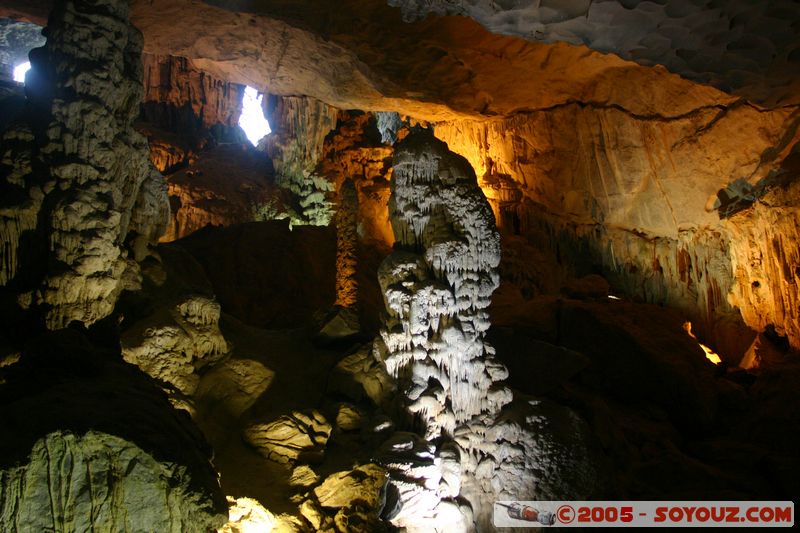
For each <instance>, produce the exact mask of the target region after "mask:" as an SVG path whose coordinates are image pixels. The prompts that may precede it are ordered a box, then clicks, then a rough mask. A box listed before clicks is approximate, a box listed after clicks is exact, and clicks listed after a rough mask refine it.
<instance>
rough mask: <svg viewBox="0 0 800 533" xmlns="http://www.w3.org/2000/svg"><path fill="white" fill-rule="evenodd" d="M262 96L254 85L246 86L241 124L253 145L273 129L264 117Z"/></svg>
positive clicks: (240, 118)
mask: <svg viewBox="0 0 800 533" xmlns="http://www.w3.org/2000/svg"><path fill="white" fill-rule="evenodd" d="M262 98H263V95H260V94H258V91H257V90H256V89H254V88H252V87H246V88H245V90H244V99H243V101H242V115H241V116H240V117H239V126H241V127H242V129H243V130H244V133H245V135H247V138H248V139H250V142H251V143H253V146H256V145H257V144H258V141H260V140H261V139H262V138H263V137H264V136H265V135H267V134H268V133H269V132H270V131H272V130H271V129H270V127H269V122H267V119H265V118H264V111H263V110H262V109H261V99H262Z"/></svg>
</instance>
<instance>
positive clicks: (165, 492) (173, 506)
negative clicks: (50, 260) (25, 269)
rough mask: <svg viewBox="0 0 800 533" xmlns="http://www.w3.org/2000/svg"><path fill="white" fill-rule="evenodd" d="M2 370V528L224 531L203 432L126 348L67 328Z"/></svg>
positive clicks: (221, 507)
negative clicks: (125, 358)
mask: <svg viewBox="0 0 800 533" xmlns="http://www.w3.org/2000/svg"><path fill="white" fill-rule="evenodd" d="M2 370H3V376H2V377H3V378H7V379H6V380H3V384H2V385H0V404H1V405H2V409H1V410H0V413H1V414H0V431H2V434H3V439H2V442H0V450H2V457H3V459H2V461H1V462H0V529H2V530H3V531H48V530H51V531H57V530H76V531H80V530H89V529H92V528H94V529H102V530H108V531H120V530H122V531H124V530H127V531H172V532H176V533H177V532H179V531H207V530H209V529H213V528H215V527H218V526H220V525H222V524H223V523H224V522H225V520H226V515H227V506H226V504H225V498H224V496H223V495H222V492H221V490H220V487H219V482H218V480H217V474H216V472H215V471H214V470H213V468H212V466H211V462H210V459H211V451H210V448H209V447H208V445H207V444H205V441H204V440H203V437H202V435H201V434H200V432H199V430H197V428H196V427H194V426H193V425H192V423H191V421H190V419H189V418H188V416H187V415H186V414H185V413H180V412H178V411H175V410H174V409H173V408H172V406H171V405H170V404H169V402H168V401H167V399H166V398H165V396H164V395H163V393H162V392H161V391H160V390H159V388H158V387H157V386H156V385H155V384H154V383H153V382H152V381H150V380H149V379H148V378H147V377H146V376H145V375H144V374H142V373H141V372H139V371H138V370H136V369H135V368H134V367H131V366H129V365H126V364H124V363H122V362H121V361H120V359H119V352H118V349H117V353H116V354H115V353H113V351H109V350H108V349H106V348H103V347H101V346H98V345H96V344H93V343H92V342H90V341H89V340H88V339H87V338H86V337H85V336H83V334H81V333H80V332H77V331H71V330H62V331H60V332H57V333H52V334H47V335H44V336H42V337H41V338H39V339H37V340H36V341H35V342H32V343H31V344H29V346H28V347H27V348H26V349H25V350H23V352H22V354H21V357H20V360H19V362H18V363H16V364H14V365H12V366H10V367H8V368H4V369H2Z"/></svg>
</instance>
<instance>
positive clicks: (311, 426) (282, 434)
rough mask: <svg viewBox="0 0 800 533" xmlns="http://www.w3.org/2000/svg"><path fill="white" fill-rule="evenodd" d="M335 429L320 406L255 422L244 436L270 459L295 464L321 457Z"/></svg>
mask: <svg viewBox="0 0 800 533" xmlns="http://www.w3.org/2000/svg"><path fill="white" fill-rule="evenodd" d="M331 429H332V427H331V425H330V424H329V423H328V421H327V420H325V417H324V416H322V414H320V413H319V412H318V411H316V410H312V411H308V412H300V411H294V412H293V413H292V414H289V415H284V416H281V417H279V418H278V419H276V420H273V421H271V422H266V423H255V424H251V425H250V426H248V427H247V428H246V429H245V431H244V439H245V441H246V442H247V443H248V444H250V445H251V446H253V447H254V448H256V449H257V450H258V452H259V453H260V454H261V455H263V456H264V457H266V458H267V459H269V460H271V461H275V462H277V463H281V464H289V465H293V464H294V463H295V462H297V461H300V462H314V461H319V460H321V459H322V456H323V455H324V453H325V444H327V442H328V437H330V434H331Z"/></svg>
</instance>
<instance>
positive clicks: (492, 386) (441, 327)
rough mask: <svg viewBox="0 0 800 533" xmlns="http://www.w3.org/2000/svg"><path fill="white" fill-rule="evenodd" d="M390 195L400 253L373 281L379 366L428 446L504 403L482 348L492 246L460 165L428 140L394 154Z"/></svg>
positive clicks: (493, 269)
mask: <svg viewBox="0 0 800 533" xmlns="http://www.w3.org/2000/svg"><path fill="white" fill-rule="evenodd" d="M392 193H393V194H392V199H391V201H390V209H391V215H390V217H391V221H392V227H393V229H394V232H395V235H396V236H397V240H398V245H399V247H400V248H399V249H398V251H396V252H394V253H392V254H391V255H390V256H389V257H388V258H387V259H386V261H385V262H384V263H383V265H381V269H380V271H379V274H378V275H379V279H380V283H381V288H382V290H383V292H384V297H385V301H386V310H387V313H388V317H387V322H386V326H385V329H383V330H382V331H381V339H382V341H383V344H384V345H385V350H386V355H385V357H384V361H385V363H386V367H387V369H388V371H389V374H390V375H392V376H394V377H396V378H398V379H399V381H400V382H401V383H402V384H403V387H405V388H406V392H405V394H406V396H407V398H408V404H409V405H408V407H409V410H410V411H411V412H412V413H414V414H415V415H416V416H417V417H418V419H419V421H420V423H421V426H422V428H423V430H424V432H425V433H426V435H427V436H428V438H431V439H433V438H437V437H439V436H442V435H444V436H452V435H453V430H454V429H455V428H456V427H457V426H459V425H461V424H463V423H464V422H466V421H468V420H470V419H472V418H473V417H475V416H478V415H481V414H492V415H494V414H496V413H497V412H498V411H499V409H500V408H501V407H502V406H503V405H505V404H506V403H508V401H510V399H511V394H510V392H509V391H508V390H507V389H505V388H503V387H502V386H497V384H498V383H499V382H500V381H502V380H503V379H504V378H505V377H506V371H505V368H504V367H503V366H502V365H501V364H499V363H496V362H495V361H494V359H493V357H492V356H493V351H492V348H491V347H490V346H487V345H486V344H485V343H484V342H483V337H484V335H485V333H486V331H487V329H488V327H489V317H488V314H487V311H486V308H487V307H488V306H489V302H490V298H491V295H492V292H493V291H494V289H495V288H497V285H498V282H499V278H498V275H497V266H498V265H499V263H500V237H499V235H498V234H497V231H496V230H495V226H494V218H493V217H492V213H491V209H490V208H489V205H488V203H487V202H486V200H485V198H484V197H483V194H482V193H481V191H480V189H479V188H478V186H477V180H476V179H475V175H474V172H473V171H472V169H471V167H470V166H469V164H468V163H467V162H466V160H464V159H463V158H460V157H458V156H456V155H454V154H452V152H450V151H449V150H448V149H447V145H445V144H444V143H442V142H441V141H438V140H436V139H435V138H434V137H433V136H432V135H431V134H430V133H429V132H428V133H422V132H420V133H416V134H412V135H410V136H409V137H408V138H406V140H404V141H403V142H402V143H400V144H398V145H397V146H396V149H395V160H394V175H393V179H392Z"/></svg>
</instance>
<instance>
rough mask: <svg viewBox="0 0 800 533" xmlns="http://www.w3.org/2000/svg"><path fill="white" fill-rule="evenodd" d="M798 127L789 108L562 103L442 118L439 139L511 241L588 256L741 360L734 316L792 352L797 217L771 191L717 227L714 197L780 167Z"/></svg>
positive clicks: (796, 333) (630, 290)
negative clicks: (526, 239)
mask: <svg viewBox="0 0 800 533" xmlns="http://www.w3.org/2000/svg"><path fill="white" fill-rule="evenodd" d="M797 128H798V111H797V110H796V109H794V108H779V109H776V110H772V111H764V110H761V109H758V108H756V107H753V106H751V105H748V104H745V103H738V104H732V105H727V106H726V105H716V106H707V107H700V108H697V109H695V110H693V111H690V112H687V113H683V114H681V115H679V116H674V117H667V116H661V115H647V116H642V115H636V114H633V113H630V112H627V111H625V110H623V109H620V108H618V107H614V106H612V107H598V106H591V105H581V104H570V105H565V106H562V107H557V108H554V109H551V110H548V111H540V112H532V113H522V114H518V115H516V116H513V117H510V118H507V119H498V120H492V121H488V122H477V121H457V122H449V123H441V124H437V126H436V135H437V137H439V138H441V139H442V140H444V141H445V142H447V143H448V145H449V146H450V148H451V149H452V150H454V151H455V152H457V153H459V154H461V155H463V156H465V157H466V158H467V159H468V160H469V161H470V163H471V164H472V165H473V166H474V167H475V169H476V171H477V174H478V176H482V177H483V179H482V182H481V185H482V188H483V189H484V192H485V194H486V195H487V197H488V198H489V199H490V201H491V203H492V205H493V209H494V210H495V215H496V217H497V218H498V224H499V225H500V226H501V227H503V229H504V230H505V231H506V232H510V233H514V232H521V233H527V234H528V235H529V236H532V235H533V234H536V235H535V237H534V240H536V241H538V242H540V243H544V244H548V241H549V245H550V246H551V247H552V248H553V249H558V250H559V253H562V254H565V253H567V252H565V250H567V251H569V250H570V249H572V251H573V252H574V256H575V257H578V256H581V255H583V256H586V255H587V253H588V255H589V256H590V257H592V258H594V260H596V261H598V262H599V263H601V264H602V265H603V266H604V269H605V270H606V274H607V276H608V277H609V278H610V279H612V281H614V282H615V285H616V286H618V287H622V288H623V289H624V290H625V292H626V293H627V294H629V295H630V296H635V297H639V298H643V299H645V300H647V301H652V302H658V303H664V304H668V305H672V306H676V307H679V308H681V309H683V310H684V311H686V312H687V313H689V314H690V315H691V316H692V318H693V319H694V320H697V321H699V324H698V326H699V328H698V331H700V332H701V334H702V335H704V336H706V338H709V339H710V340H711V341H712V342H716V344H717V345H718V347H719V348H720V350H723V351H724V350H725V348H726V347H725V346H723V345H724V344H725V343H726V342H727V343H728V344H731V345H736V347H733V346H730V347H727V348H728V350H729V351H732V352H737V353H738V354H739V355H741V348H740V347H739V345H740V344H741V342H744V341H741V342H740V341H739V337H742V335H743V334H742V333H741V332H740V331H734V330H736V328H735V327H734V326H732V325H730V324H732V323H734V322H735V321H736V316H737V313H738V311H740V312H741V315H742V317H743V318H744V321H745V323H746V324H747V325H748V326H750V327H751V328H754V329H756V330H763V329H764V327H766V326H767V325H768V324H773V325H774V326H775V328H776V330H777V332H778V333H779V334H782V335H787V336H788V337H789V339H790V342H791V344H792V345H794V346H800V330H799V329H798V327H799V326H798V324H799V322H798V314H797V311H796V309H797V305H796V304H797V283H798V278H797V272H796V269H797V266H798V264H800V263H799V262H798V247H797V244H796V243H797V242H798V241H797V217H798V212H800V211H799V209H800V208H799V207H798V201H797V194H796V193H794V192H791V191H788V190H785V189H783V188H780V187H777V188H774V190H773V189H768V190H772V192H771V193H769V194H768V195H766V196H764V197H763V198H762V199H761V201H758V202H756V204H755V205H754V206H753V207H751V208H750V209H745V210H742V211H740V212H738V213H736V214H734V215H733V216H731V217H727V218H724V219H721V218H720V213H719V211H718V210H717V209H714V207H715V202H717V199H718V192H719V191H721V190H723V189H725V188H726V187H729V188H730V186H731V184H734V185H735V183H734V182H738V183H747V184H748V186H752V187H753V188H757V187H758V186H759V185H760V184H764V183H766V182H767V181H768V179H772V177H774V175H776V174H778V173H780V172H782V171H781V169H780V168H779V167H780V165H781V163H782V161H783V160H784V159H785V158H786V157H787V155H788V153H789V151H790V150H791V148H792V146H793V145H794V144H795V143H796V142H797V140H798V138H799V136H798V129H797ZM717 203H718V202H717ZM548 227H549V228H550V229H544V228H548ZM756 281H757V282H758V283H755V285H754V282H756ZM737 309H738V311H737ZM745 348H746V346H745Z"/></svg>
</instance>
